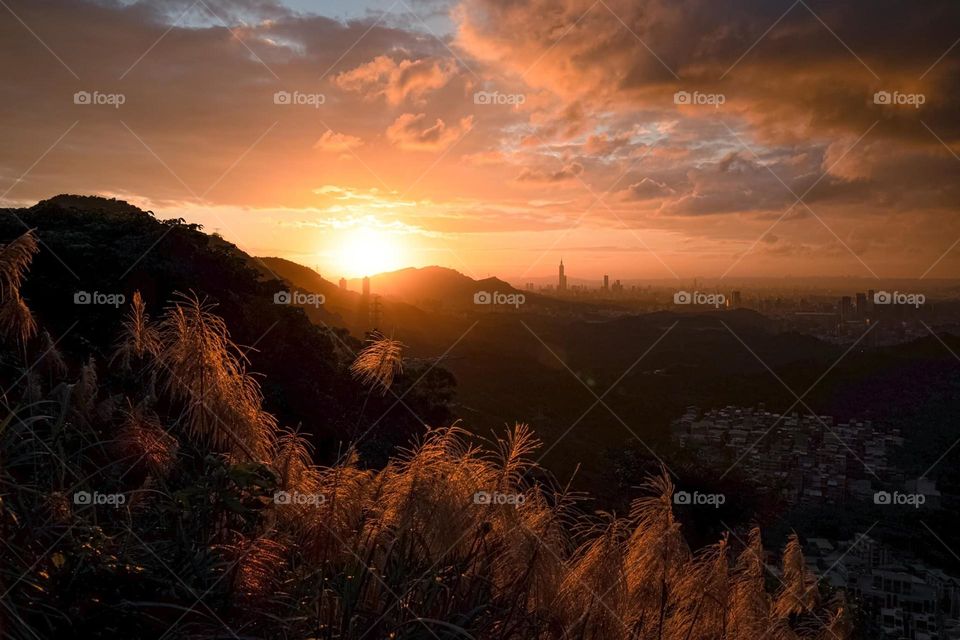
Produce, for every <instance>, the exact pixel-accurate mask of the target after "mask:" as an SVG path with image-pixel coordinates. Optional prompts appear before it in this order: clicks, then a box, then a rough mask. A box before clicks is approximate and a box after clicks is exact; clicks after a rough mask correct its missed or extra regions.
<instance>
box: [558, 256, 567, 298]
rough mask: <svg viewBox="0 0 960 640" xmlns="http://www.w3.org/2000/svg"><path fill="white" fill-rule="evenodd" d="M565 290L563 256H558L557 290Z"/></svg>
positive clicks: (565, 277) (565, 276)
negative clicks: (558, 275)
mask: <svg viewBox="0 0 960 640" xmlns="http://www.w3.org/2000/svg"><path fill="white" fill-rule="evenodd" d="M566 290H567V275H566V274H565V273H564V272H563V258H560V277H559V278H558V280H557V291H566Z"/></svg>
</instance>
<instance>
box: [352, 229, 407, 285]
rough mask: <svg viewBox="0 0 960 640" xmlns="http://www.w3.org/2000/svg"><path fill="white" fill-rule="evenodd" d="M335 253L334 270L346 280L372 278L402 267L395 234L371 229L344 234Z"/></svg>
mask: <svg viewBox="0 0 960 640" xmlns="http://www.w3.org/2000/svg"><path fill="white" fill-rule="evenodd" d="M339 245H340V246H339V247H338V249H337V251H336V261H337V267H338V268H339V269H340V270H341V272H342V275H344V276H346V277H347V278H359V277H362V276H372V275H374V274H377V273H383V272H384V271H394V270H396V269H400V268H401V267H403V266H404V265H403V258H404V255H403V248H402V246H401V244H400V242H399V241H398V238H397V235H396V234H394V233H387V232H385V231H383V230H380V229H375V228H372V227H357V228H354V229H351V230H349V231H347V232H345V233H344V235H343V237H342V239H341V240H340V241H339Z"/></svg>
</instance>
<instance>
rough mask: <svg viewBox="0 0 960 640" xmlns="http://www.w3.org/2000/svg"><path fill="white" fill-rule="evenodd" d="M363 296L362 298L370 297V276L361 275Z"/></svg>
mask: <svg viewBox="0 0 960 640" xmlns="http://www.w3.org/2000/svg"><path fill="white" fill-rule="evenodd" d="M363 297H364V298H369V297H370V277H369V276H363Z"/></svg>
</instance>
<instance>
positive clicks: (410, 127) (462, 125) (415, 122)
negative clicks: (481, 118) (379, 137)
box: [386, 113, 473, 151]
mask: <svg viewBox="0 0 960 640" xmlns="http://www.w3.org/2000/svg"><path fill="white" fill-rule="evenodd" d="M426 118H427V114H425V113H418V114H416V115H414V114H412V113H404V114H402V115H401V116H400V117H399V118H397V119H396V120H395V121H394V122H393V124H391V125H390V126H389V127H388V128H387V132H386V134H387V140H389V141H390V143H391V144H393V145H394V146H396V147H398V148H400V149H404V150H406V151H440V150H442V149H446V148H447V147H448V146H450V145H451V144H453V142H455V141H456V140H457V139H459V138H460V137H461V136H463V135H466V133H467V132H469V131H470V129H472V128H473V116H467V117H466V118H462V119H461V120H460V121H459V122H458V123H457V124H456V125H447V124H446V123H445V122H444V121H443V120H441V119H440V118H437V119H436V121H435V122H434V124H433V125H430V126H426V125H425V121H426Z"/></svg>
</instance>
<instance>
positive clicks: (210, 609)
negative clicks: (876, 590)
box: [0, 241, 850, 640]
mask: <svg viewBox="0 0 960 640" xmlns="http://www.w3.org/2000/svg"><path fill="white" fill-rule="evenodd" d="M24 242H27V243H28V244H29V242H28V241H24ZM27 248H29V247H27ZM2 251H6V250H5V249H4V250H2ZM2 251H0V256H2V255H11V254H4V253H3V252H2ZM17 251H19V252H21V254H22V253H23V251H25V249H24V247H21V248H20V249H17ZM27 253H29V251H28V252H27ZM12 255H20V254H17V253H16V252H14V254H12ZM23 255H25V254H23ZM8 259H10V260H12V258H8ZM12 264H13V266H11V267H6V268H7V269H8V272H9V273H8V274H7V275H4V276H0V279H2V280H3V282H0V286H3V287H5V288H4V289H3V291H4V294H5V296H8V297H9V296H10V295H12V292H13V291H14V289H16V293H17V295H19V289H18V287H19V283H20V280H19V278H20V277H21V276H22V273H23V271H24V270H25V268H26V265H21V266H17V263H16V262H15V261H14V263H12ZM26 264H29V261H27V263H26ZM0 266H2V265H0ZM18 269H19V271H18ZM11 273H12V274H13V275H10V274H11ZM17 274H20V275H17ZM12 284H15V285H17V287H16V288H14V287H11V286H10V285H12ZM5 299H8V298H5ZM20 335H21V336H26V334H24V333H23V332H21V333H20ZM26 339H29V336H26ZM400 352H401V347H400V345H399V343H396V341H392V340H389V339H386V338H383V337H382V336H381V337H378V338H376V339H375V340H374V342H373V343H372V344H371V345H370V346H369V347H368V348H367V349H366V350H364V352H363V353H361V355H360V357H359V359H358V361H357V363H356V364H355V366H354V368H353V371H354V373H355V374H357V372H359V374H358V375H361V377H362V379H363V380H365V381H366V382H367V383H368V384H370V385H371V386H372V387H373V388H377V389H380V390H386V389H389V387H390V385H391V384H392V382H393V380H394V378H395V377H396V376H398V375H401V369H400V364H399V363H400V358H401V355H400ZM117 357H118V358H119V359H120V360H119V361H120V362H121V363H123V366H122V367H121V369H122V371H121V372H120V373H122V374H123V375H125V376H133V377H134V378H135V379H137V380H139V382H140V384H139V386H138V392H136V393H135V394H119V395H121V396H125V397H120V398H116V397H112V396H110V394H109V393H104V389H103V387H104V385H105V384H107V382H108V380H104V379H100V378H99V377H98V376H97V372H96V367H95V366H94V363H93V361H90V362H88V363H86V364H84V365H82V367H81V368H80V371H79V377H78V378H77V381H75V382H74V381H73V379H71V378H70V377H69V375H70V374H69V372H66V371H64V365H63V362H62V360H59V361H56V362H53V363H51V364H50V365H49V366H46V367H45V368H44V376H46V377H47V378H48V379H49V384H47V385H46V386H41V387H39V390H40V392H41V393H42V398H41V399H40V400H39V401H38V402H37V403H36V404H34V405H30V406H29V407H28V406H25V405H21V406H19V407H13V408H11V409H10V411H9V413H8V415H7V416H6V417H5V418H4V419H3V420H2V421H0V527H2V533H3V537H4V543H5V544H4V545H2V546H0V593H3V594H4V596H3V605H4V606H3V607H0V624H2V625H3V629H4V634H5V637H11V638H31V637H48V636H49V637H66V636H67V635H71V636H74V637H92V638H109V637H130V638H156V637H162V636H164V635H165V634H166V637H177V638H179V637H184V638H188V637H189V638H212V637H233V636H234V635H236V636H237V637H244V638H246V637H256V638H317V639H327V640H334V639H337V640H364V639H369V640H382V639H384V638H395V639H399V638H406V639H413V638H427V639H429V638H436V639H437V640H441V639H442V640H447V639H453V638H475V639H478V640H479V639H485V640H486V639H500V640H521V639H522V640H532V639H543V640H547V639H555V640H574V639H577V640H594V639H595V640H628V639H640V638H644V639H646V638H651V639H652V638H655V639H658V640H694V639H698V640H708V639H711V640H712V639H722V640H727V639H729V640H739V639H744V640H747V639H749V640H758V639H761V638H777V639H787V638H789V639H796V638H810V639H812V638H834V637H835V638H838V639H839V640H843V639H845V638H847V637H849V634H850V623H849V617H848V615H847V614H846V610H845V607H844V605H843V604H842V603H840V602H830V603H827V604H824V603H823V602H821V599H820V597H819V596H820V592H819V586H818V584H817V583H816V580H815V579H814V578H812V577H811V576H810V575H809V573H808V572H807V570H806V567H805V564H804V561H803V556H802V551H801V549H800V544H799V541H798V540H797V538H796V537H793V538H791V539H790V540H789V542H788V543H787V546H786V548H785V550H784V554H783V572H782V575H783V583H782V584H780V585H778V586H777V588H776V589H774V590H772V591H771V590H768V586H767V582H768V580H767V578H768V576H767V574H766V566H765V564H764V549H763V545H762V541H761V535H760V531H759V530H756V529H755V530H753V531H752V532H751V533H750V535H749V539H748V542H747V544H746V545H743V548H742V549H741V550H739V553H737V552H735V550H734V549H733V544H731V542H730V540H729V539H728V538H726V537H724V538H723V539H721V540H720V541H718V542H717V543H716V544H715V545H713V546H710V547H708V548H706V549H703V550H701V551H699V552H697V553H693V552H692V551H691V550H690V549H689V548H688V546H687V543H686V541H685V539H684V536H683V532H682V528H681V525H680V523H679V521H678V520H677V519H676V518H675V516H674V513H673V509H672V496H673V490H674V488H673V484H672V482H671V480H670V478H669V476H668V475H666V474H665V473H664V474H663V475H660V476H656V477H653V478H651V479H650V480H649V482H648V483H647V484H646V485H645V486H644V487H643V489H642V494H641V495H640V497H638V498H637V499H636V500H635V501H634V502H633V505H632V508H631V510H630V512H629V513H628V514H626V515H624V516H617V515H614V514H588V513H585V512H584V511H583V510H582V509H581V508H579V505H578V504H577V501H576V499H575V496H572V495H570V494H569V493H568V492H567V491H565V490H563V489H557V488H552V487H550V486H547V485H544V484H543V483H542V482H538V481H535V480H534V478H538V477H543V476H544V475H545V473H544V471H543V470H542V469H539V467H538V466H537V465H536V464H535V463H534V462H533V461H532V457H533V455H534V453H535V451H536V450H537V449H538V447H539V442H538V441H537V440H536V438H535V436H534V434H533V433H532V432H531V431H530V430H529V429H528V428H527V427H525V426H523V425H518V426H516V427H514V428H513V429H511V430H509V431H508V432H507V433H506V434H505V435H504V436H503V437H502V438H500V439H496V440H494V441H493V442H483V441H480V440H478V439H477V438H476V437H475V436H472V435H471V434H470V433H468V432H467V431H465V430H463V429H462V428H460V427H458V426H456V425H454V426H450V427H446V428H437V429H431V430H429V431H427V432H426V433H424V434H423V435H422V436H421V437H420V438H419V440H418V441H416V442H414V443H412V444H411V446H410V447H409V448H408V449H405V450H403V451H400V452H398V453H397V455H396V456H394V457H393V458H392V459H391V460H390V462H389V463H388V464H387V465H386V466H385V467H383V468H381V469H367V468H364V467H363V466H362V465H361V461H360V460H358V458H357V456H356V454H355V453H352V454H351V455H350V456H349V457H347V458H346V459H345V460H342V461H341V462H340V463H338V464H336V465H334V466H317V465H315V464H314V463H313V458H312V453H311V451H310V448H309V447H308V445H307V443H306V441H305V439H304V438H303V436H302V435H301V434H299V433H296V432H289V431H283V430H281V429H279V428H278V426H277V422H276V420H275V419H274V418H273V416H271V415H270V414H269V413H267V412H266V411H265V410H264V409H263V407H262V396H261V394H260V390H259V387H258V385H257V384H256V381H255V380H254V379H253V378H252V377H251V376H250V374H249V373H248V372H247V371H246V361H245V359H244V358H243V356H242V352H241V351H240V350H239V348H238V347H237V345H236V344H235V343H234V342H233V341H232V340H231V338H230V335H229V332H228V331H227V327H226V326H225V324H224V322H223V320H222V319H221V318H219V317H218V316H216V315H215V314H214V313H213V311H212V306H211V305H210V304H209V303H207V302H205V301H203V300H201V299H199V298H198V297H196V296H193V295H186V296H179V297H178V298H177V299H176V300H174V301H173V303H172V304H171V305H170V306H169V307H168V308H167V311H166V313H165V314H164V316H163V317H162V318H161V319H160V320H159V322H158V323H156V324H154V323H153V322H151V320H150V319H149V317H148V316H147V315H146V312H145V307H144V305H143V302H142V300H141V299H140V298H139V296H135V297H134V304H133V305H132V307H131V309H130V312H129V315H128V317H127V319H126V320H125V321H124V323H123V325H122V327H121V328H120V338H119V340H118V348H117ZM133 364H141V365H143V366H140V367H133V366H132V365H133ZM343 373H344V375H347V372H346V371H344V372H343ZM157 378H159V379H160V380H161V382H162V384H161V392H160V393H159V394H158V393H156V392H155V391H154V390H153V389H152V387H153V380H155V379H157ZM31 393H33V394H35V393H37V391H36V390H35V391H32V392H31ZM115 395H117V394H115ZM134 395H135V396H136V397H131V396H134ZM158 396H159V397H158ZM117 407H123V408H120V409H118V408H117ZM78 489H80V490H91V491H99V492H102V493H111V492H112V493H123V494H124V495H125V496H129V501H128V502H126V503H125V507H124V508H115V507H83V506H81V505H78V504H77V503H76V501H75V500H72V499H71V497H72V496H73V495H74V494H75V492H76V491H77V490H78ZM225 625H226V627H229V631H228V630H227V629H226V628H225Z"/></svg>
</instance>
